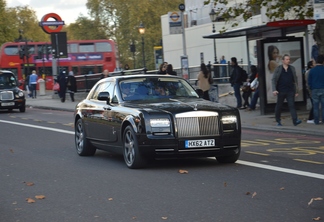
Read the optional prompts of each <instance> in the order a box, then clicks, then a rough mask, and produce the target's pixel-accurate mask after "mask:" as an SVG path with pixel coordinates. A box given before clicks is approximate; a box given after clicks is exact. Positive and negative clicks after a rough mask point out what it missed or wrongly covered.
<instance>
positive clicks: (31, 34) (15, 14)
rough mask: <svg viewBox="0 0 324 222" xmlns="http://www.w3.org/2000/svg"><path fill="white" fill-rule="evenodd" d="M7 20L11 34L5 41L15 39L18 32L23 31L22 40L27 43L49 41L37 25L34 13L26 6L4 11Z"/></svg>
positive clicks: (47, 36)
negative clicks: (27, 41)
mask: <svg viewBox="0 0 324 222" xmlns="http://www.w3.org/2000/svg"><path fill="white" fill-rule="evenodd" d="M6 14H7V19H8V20H9V21H10V27H11V29H12V33H14V34H11V33H10V35H9V37H10V39H8V40H7V41H14V40H15V39H17V37H18V34H19V30H22V31H23V36H22V37H23V38H24V39H27V40H29V41H49V39H50V38H49V35H47V34H46V33H45V32H44V31H43V30H42V28H41V27H40V26H39V25H38V23H39V21H38V20H37V17H36V12H35V11H34V10H32V9H30V8H29V7H28V6H17V7H13V8H8V9H7V10H6Z"/></svg>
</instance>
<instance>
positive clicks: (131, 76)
mask: <svg viewBox="0 0 324 222" xmlns="http://www.w3.org/2000/svg"><path fill="white" fill-rule="evenodd" d="M148 77H156V78H158V77H164V78H176V79H183V78H182V77H179V76H172V75H160V74H135V75H118V76H110V77H107V78H104V79H101V80H100V82H105V81H120V80H124V79H133V78H148Z"/></svg>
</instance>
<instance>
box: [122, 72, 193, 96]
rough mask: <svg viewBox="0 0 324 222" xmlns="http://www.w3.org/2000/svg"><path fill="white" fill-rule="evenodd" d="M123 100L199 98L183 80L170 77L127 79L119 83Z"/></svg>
mask: <svg viewBox="0 0 324 222" xmlns="http://www.w3.org/2000/svg"><path fill="white" fill-rule="evenodd" d="M119 89H120V92H121V95H122V98H123V100H125V101H132V100H152V99H164V98H168V99H170V98H172V99H177V98H181V97H193V98H199V96H198V94H197V93H196V91H195V90H194V89H193V88H192V87H191V85H190V84H189V83H188V82H187V81H186V80H184V79H178V78H170V77H158V76H157V77H152V76H151V77H144V78H143V77H141V78H128V79H124V80H121V81H120V82H119Z"/></svg>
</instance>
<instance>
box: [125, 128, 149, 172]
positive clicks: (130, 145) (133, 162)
mask: <svg viewBox="0 0 324 222" xmlns="http://www.w3.org/2000/svg"><path fill="white" fill-rule="evenodd" d="M123 155H124V161H125V163H126V165H127V167H128V168H130V169H138V168H143V167H144V166H145V165H146V160H145V159H144V158H143V156H142V155H141V153H140V151H139V149H138V142H137V138H136V135H135V132H134V130H133V128H132V127H131V126H127V127H126V128H125V131H124V137H123Z"/></svg>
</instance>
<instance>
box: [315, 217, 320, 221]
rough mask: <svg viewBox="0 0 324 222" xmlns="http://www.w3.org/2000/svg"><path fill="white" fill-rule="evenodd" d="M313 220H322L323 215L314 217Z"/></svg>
mask: <svg viewBox="0 0 324 222" xmlns="http://www.w3.org/2000/svg"><path fill="white" fill-rule="evenodd" d="M313 220H315V221H319V220H321V217H314V218H313Z"/></svg>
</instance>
